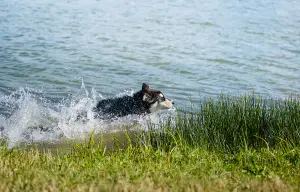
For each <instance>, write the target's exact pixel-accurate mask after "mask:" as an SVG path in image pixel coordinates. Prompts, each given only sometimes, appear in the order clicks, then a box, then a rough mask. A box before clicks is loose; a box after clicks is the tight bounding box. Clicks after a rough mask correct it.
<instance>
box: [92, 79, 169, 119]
mask: <svg viewBox="0 0 300 192" xmlns="http://www.w3.org/2000/svg"><path fill="white" fill-rule="evenodd" d="M173 104H174V101H172V100H170V99H167V98H166V97H165V96H164V94H163V93H162V92H160V91H158V90H155V89H152V88H150V87H149V85H148V84H147V83H143V84H142V90H140V91H138V92H136V93H134V94H133V96H124V97H119V98H113V99H105V100H101V101H99V102H98V103H97V105H96V107H95V108H94V109H93V111H94V112H95V113H96V114H97V116H98V117H108V118H111V117H123V116H127V115H130V114H137V115H142V114H148V113H153V112H156V111H159V110H164V109H170V108H172V107H173Z"/></svg>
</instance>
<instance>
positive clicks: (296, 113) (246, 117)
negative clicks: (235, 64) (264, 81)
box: [146, 95, 300, 152]
mask: <svg viewBox="0 0 300 192" xmlns="http://www.w3.org/2000/svg"><path fill="white" fill-rule="evenodd" d="M156 130H157V127H155V129H153V131H152V132H151V134H148V133H146V136H148V141H150V142H151V144H152V145H154V146H160V147H162V146H165V147H168V146H172V145H177V142H181V145H189V146H194V147H195V146H197V147H200V148H206V149H217V150H223V151H226V152H237V151H239V150H240V149H241V148H242V149H248V148H255V149H257V148H261V147H279V148H281V147H286V146H289V147H293V146H299V144H300V101H299V99H297V98H295V97H294V98H293V97H290V98H288V99H286V100H274V99H263V98H262V97H259V96H254V95H245V96H242V97H238V98H235V97H230V96H221V97H220V98H218V99H216V100H214V99H209V100H206V101H204V102H202V103H200V105H199V106H198V108H195V109H194V110H193V111H192V112H182V113H180V114H178V116H177V118H176V122H175V125H174V123H173V122H172V121H171V120H170V121H169V122H168V123H166V124H165V125H163V126H161V127H160V129H158V131H156Z"/></svg>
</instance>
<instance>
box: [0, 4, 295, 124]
mask: <svg viewBox="0 0 300 192" xmlns="http://www.w3.org/2000/svg"><path fill="white" fill-rule="evenodd" d="M82 81H83V82H84V85H85V87H86V88H85V89H83V90H84V92H85V93H84V94H85V95H86V92H89V93H90V94H89V96H88V97H91V95H92V96H93V98H94V99H95V100H97V99H100V98H101V97H100V96H104V97H111V96H116V95H118V94H120V93H121V94H123V93H124V90H139V89H140V87H141V84H142V82H148V83H149V84H150V85H152V87H154V88H157V89H159V90H161V91H163V92H164V93H165V95H166V96H168V97H169V98H171V99H173V100H175V102H176V104H177V106H181V107H182V106H183V107H185V106H188V105H189V103H190V100H192V101H198V100H199V99H200V98H202V97H211V96H212V97H214V96H217V95H219V94H220V93H230V94H233V95H238V94H241V93H248V92H252V91H254V92H255V93H258V94H262V95H266V96H269V95H271V96H272V97H284V96H286V95H288V94H290V93H299V90H300V2H299V1H298V0H278V1H271V0H252V1H238V0H233V1H225V0H214V1H210V0H206V1H204V0H203V1H202V0H200V1H195V0H191V1H185V0H173V1H158V0H153V1H146V0H132V1H125V0H118V1H112V0H107V1H105V0H74V1H69V0H62V1H50V0H40V1H31V0H22V1H16V0H2V1H0V104H1V106H0V114H2V119H3V120H2V124H5V126H4V127H10V129H12V128H11V127H14V128H15V129H18V128H16V127H18V126H19V125H18V126H17V125H11V124H13V123H12V122H14V121H17V120H12V118H11V115H12V116H13V115H15V116H16V117H15V118H16V119H27V120H28V119H29V120H28V121H29V122H31V121H32V119H34V118H37V117H31V116H30V115H29V116H30V118H29V117H23V116H22V115H19V116H18V115H17V112H18V111H17V110H21V109H23V110H24V108H26V107H24V106H23V107H20V106H22V105H25V104H24V103H26V102H25V100H26V99H29V100H33V101H31V102H29V103H30V104H28V106H27V107H28V109H31V110H29V112H28V111H27V113H32V110H33V109H34V107H33V104H32V102H33V103H37V104H36V105H37V106H36V107H37V108H41V107H43V110H44V108H46V109H47V110H46V111H48V110H49V109H51V110H52V109H53V108H55V109H53V110H54V111H55V110H56V111H59V114H61V113H62V112H61V111H62V106H63V107H65V106H66V105H67V104H66V103H68V102H65V101H66V100H70V101H74V100H72V99H73V95H78V92H81V91H82V89H81V84H82ZM23 88H29V89H26V90H27V91H26V90H25V91H23ZM29 90H30V91H29ZM16 95H18V96H16ZM20 95H21V97H19V96H20ZM24 95H25V96H24ZM28 95H29V96H28ZM22 96H23V97H22ZM24 98H25V99H24ZM40 103H42V106H41V104H40ZM45 106H46V107H45ZM53 106H55V107H53ZM69 106H70V102H69V103H68V107H69ZM39 110H41V109H35V111H39ZM43 110H42V111H43ZM19 113H21V112H19ZM23 113H24V112H22V113H21V114H23ZM47 113H48V112H47ZM31 115H32V114H31ZM39 115H40V114H39ZM58 116H60V115H58ZM0 117H1V116H0ZM9 119H10V120H9ZM20 121H21V120H20ZM0 122H1V119H0ZM3 122H4V123H3ZM21 122H22V121H21ZM15 123H16V122H15ZM23 123H24V122H23ZM8 124H9V125H8ZM5 129H8V128H5Z"/></svg>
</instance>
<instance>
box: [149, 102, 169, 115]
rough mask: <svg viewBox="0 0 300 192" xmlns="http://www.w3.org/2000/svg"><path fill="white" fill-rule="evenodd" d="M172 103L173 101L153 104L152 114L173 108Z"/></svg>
mask: <svg viewBox="0 0 300 192" xmlns="http://www.w3.org/2000/svg"><path fill="white" fill-rule="evenodd" d="M172 106H173V105H172V101H171V100H166V101H164V102H158V101H156V102H155V103H153V104H152V105H151V107H150V112H151V113H154V112H156V111H158V110H162V109H170V108H172Z"/></svg>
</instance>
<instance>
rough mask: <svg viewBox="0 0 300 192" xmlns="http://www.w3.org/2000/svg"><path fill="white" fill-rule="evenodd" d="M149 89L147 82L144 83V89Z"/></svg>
mask: <svg viewBox="0 0 300 192" xmlns="http://www.w3.org/2000/svg"><path fill="white" fill-rule="evenodd" d="M147 89H149V85H148V84H147V83H143V85H142V90H143V91H144V90H147Z"/></svg>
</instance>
